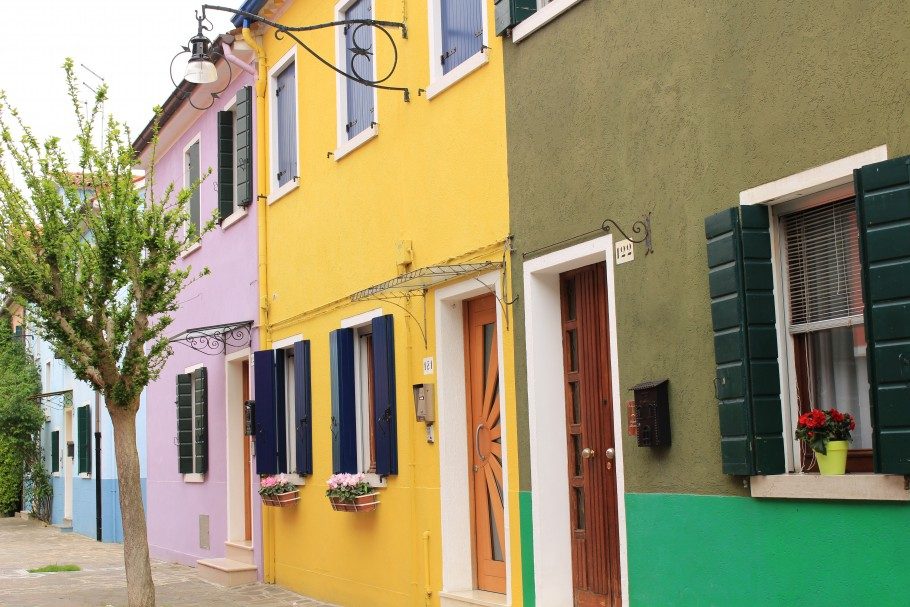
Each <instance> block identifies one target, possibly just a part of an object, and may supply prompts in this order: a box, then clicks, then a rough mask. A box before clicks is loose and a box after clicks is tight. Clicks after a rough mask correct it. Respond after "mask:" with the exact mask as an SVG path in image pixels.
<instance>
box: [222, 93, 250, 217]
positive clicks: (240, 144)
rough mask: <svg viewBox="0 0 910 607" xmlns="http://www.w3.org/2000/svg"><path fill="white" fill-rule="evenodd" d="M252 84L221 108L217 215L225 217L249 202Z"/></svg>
mask: <svg viewBox="0 0 910 607" xmlns="http://www.w3.org/2000/svg"><path fill="white" fill-rule="evenodd" d="M251 91H252V87H249V86H245V87H241V88H240V89H239V90H238V91H237V97H236V98H235V99H234V101H232V102H231V104H230V105H229V106H228V107H227V108H226V109H225V110H224V111H222V112H218V215H219V221H220V222H222V225H224V224H223V222H224V220H225V219H227V218H228V217H230V216H231V215H233V214H234V213H236V212H237V211H240V210H242V209H244V208H245V207H247V206H249V204H250V203H251V202H252V199H253V188H252V174H251V173H252V160H251V157H252V130H253V128H252V108H251V106H252V102H251V97H252V93H251Z"/></svg>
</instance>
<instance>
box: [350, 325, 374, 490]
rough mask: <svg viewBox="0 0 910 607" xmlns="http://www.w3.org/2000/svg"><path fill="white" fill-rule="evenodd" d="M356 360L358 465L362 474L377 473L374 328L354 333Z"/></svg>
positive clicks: (365, 327)
mask: <svg viewBox="0 0 910 607" xmlns="http://www.w3.org/2000/svg"><path fill="white" fill-rule="evenodd" d="M354 357H355V358H354V360H355V365H356V374H357V382H356V384H355V386H356V387H355V394H356V396H355V398H356V400H357V462H358V465H359V469H360V471H361V472H370V473H372V472H376V442H375V441H374V436H375V432H376V430H375V427H374V426H375V420H376V406H375V403H374V401H373V382H374V381H375V375H374V372H373V329H372V327H371V325H369V324H367V325H363V326H361V327H358V328H356V329H355V330H354Z"/></svg>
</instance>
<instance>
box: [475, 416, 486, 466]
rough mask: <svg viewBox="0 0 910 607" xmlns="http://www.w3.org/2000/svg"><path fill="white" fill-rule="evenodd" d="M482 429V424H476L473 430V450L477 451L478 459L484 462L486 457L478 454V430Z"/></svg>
mask: <svg viewBox="0 0 910 607" xmlns="http://www.w3.org/2000/svg"><path fill="white" fill-rule="evenodd" d="M481 428H483V424H478V425H477V429H476V430H474V449H475V450H476V451H477V457H479V458H480V461H482V462H483V461H486V459H487V456H486V455H484V454H483V453H481V452H480V429H481Z"/></svg>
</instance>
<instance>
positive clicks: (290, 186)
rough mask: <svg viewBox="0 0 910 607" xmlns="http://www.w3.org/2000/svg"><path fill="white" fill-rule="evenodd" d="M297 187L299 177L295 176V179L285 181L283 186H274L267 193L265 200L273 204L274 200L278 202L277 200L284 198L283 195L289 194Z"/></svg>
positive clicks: (298, 185)
mask: <svg viewBox="0 0 910 607" xmlns="http://www.w3.org/2000/svg"><path fill="white" fill-rule="evenodd" d="M273 185H277V184H273ZM299 187H300V177H297V178H296V179H293V178H292V179H291V180H290V181H289V182H287V183H286V184H284V185H283V186H281V187H276V189H275V190H274V191H273V192H272V193H271V194H269V197H268V199H267V202H268V203H269V204H275V203H276V202H278V201H279V200H281V199H282V198H284V197H285V196H287V195H288V194H290V193H291V192H293V191H294V190H296V189H297V188H299Z"/></svg>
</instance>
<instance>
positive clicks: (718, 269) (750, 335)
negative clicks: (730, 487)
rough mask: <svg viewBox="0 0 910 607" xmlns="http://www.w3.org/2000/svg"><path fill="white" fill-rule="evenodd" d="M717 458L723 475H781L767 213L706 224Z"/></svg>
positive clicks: (737, 212)
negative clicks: (716, 402) (718, 438)
mask: <svg viewBox="0 0 910 607" xmlns="http://www.w3.org/2000/svg"><path fill="white" fill-rule="evenodd" d="M705 235H706V236H707V238H708V268H709V272H708V283H709V288H710V295H711V318H712V324H713V329H714V359H715V363H716V365H717V373H716V375H715V380H714V390H715V394H716V396H717V399H718V400H719V414H720V435H721V457H722V461H723V470H724V472H725V473H726V474H742V475H751V474H781V473H783V472H785V461H784V437H783V421H782V417H781V402H780V371H779V368H778V362H777V333H776V329H775V318H774V281H773V273H772V270H771V235H770V229H769V223H768V209H767V208H765V207H762V206H743V207H735V208H732V209H728V210H726V211H723V212H721V213H717V214H715V215H711V216H710V217H708V218H707V219H705Z"/></svg>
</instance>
